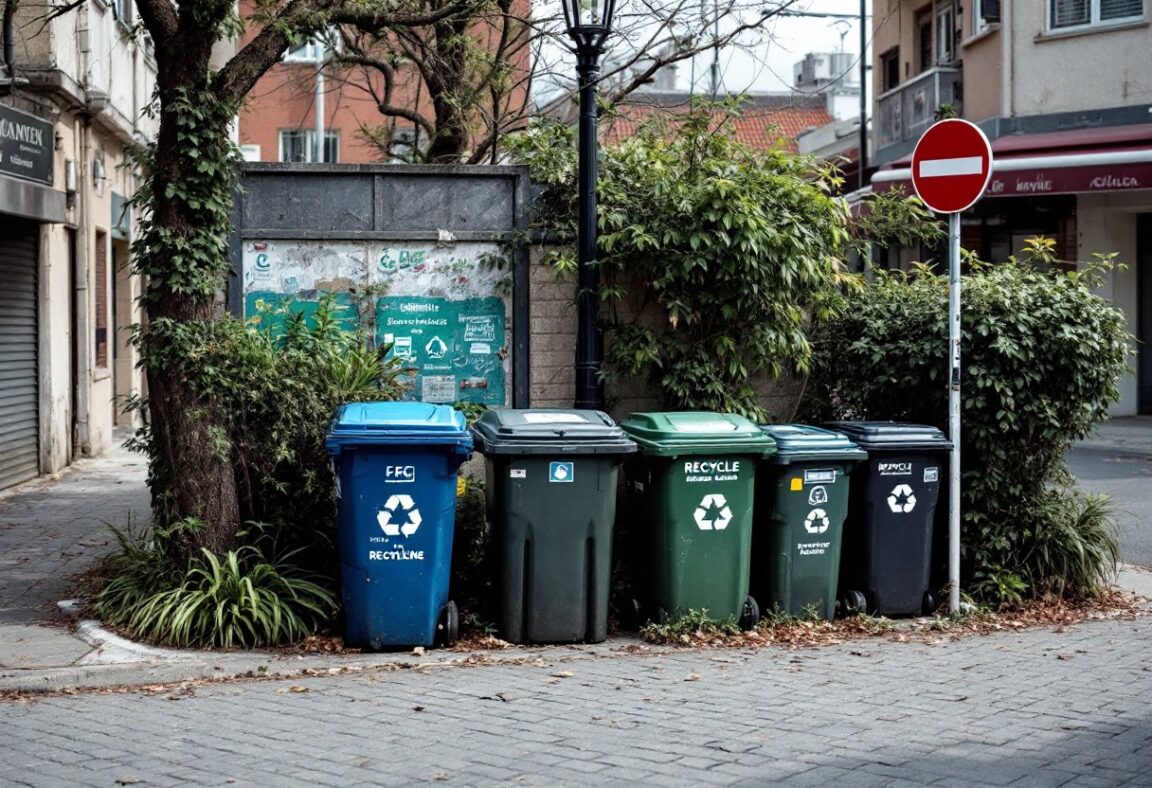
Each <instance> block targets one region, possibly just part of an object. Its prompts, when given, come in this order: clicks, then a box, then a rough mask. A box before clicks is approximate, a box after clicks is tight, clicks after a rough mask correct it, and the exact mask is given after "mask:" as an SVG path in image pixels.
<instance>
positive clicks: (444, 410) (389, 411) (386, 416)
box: [325, 402, 472, 453]
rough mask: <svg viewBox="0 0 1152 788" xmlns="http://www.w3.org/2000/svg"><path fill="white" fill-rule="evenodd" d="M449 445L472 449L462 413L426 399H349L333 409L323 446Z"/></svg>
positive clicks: (466, 450)
mask: <svg viewBox="0 0 1152 788" xmlns="http://www.w3.org/2000/svg"><path fill="white" fill-rule="evenodd" d="M353 444H355V445H385V444H404V445H407V446H414V445H415V446H426V445H451V446H456V447H457V448H458V449H462V450H463V451H465V452H470V451H472V436H471V435H469V434H468V423H467V421H466V420H465V419H464V414H463V413H460V412H459V411H456V410H454V409H453V408H452V407H451V406H449V405H433V404H431V403H429V402H350V403H348V404H347V405H341V406H340V407H339V408H338V409H337V410H336V417H335V418H333V419H332V422H331V424H330V425H329V427H328V438H327V440H326V441H325V445H327V447H328V451H330V452H333V453H336V452H339V450H340V447H341V446H348V445H353Z"/></svg>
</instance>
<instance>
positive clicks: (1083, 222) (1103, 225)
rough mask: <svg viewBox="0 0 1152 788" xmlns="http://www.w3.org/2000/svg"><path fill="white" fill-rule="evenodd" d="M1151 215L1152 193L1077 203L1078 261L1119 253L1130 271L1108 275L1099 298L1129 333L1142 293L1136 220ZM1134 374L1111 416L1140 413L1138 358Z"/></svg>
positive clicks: (1124, 383) (1082, 197)
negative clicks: (1125, 320) (1120, 313)
mask: <svg viewBox="0 0 1152 788" xmlns="http://www.w3.org/2000/svg"><path fill="white" fill-rule="evenodd" d="M1148 212H1152V192H1137V193H1113V194H1084V195H1080V197H1079V199H1078V201H1077V210H1076V224H1077V230H1078V234H1079V258H1080V259H1081V260H1088V259H1090V258H1091V256H1092V254H1093V253H1094V252H1102V253H1108V252H1116V253H1117V258H1116V260H1117V262H1119V263H1123V264H1125V265H1126V266H1127V268H1125V269H1123V270H1116V271H1113V272H1112V273H1111V274H1109V275H1108V277H1107V279H1106V281H1105V283H1104V286H1103V287H1102V288H1100V290H1099V291H1098V293H1099V295H1100V296H1101V297H1103V298H1106V299H1108V300H1109V301H1111V302H1112V303H1113V304H1114V305H1115V306H1117V307H1119V308H1120V309H1121V310H1123V311H1124V314H1125V315H1126V316H1127V318H1128V326H1129V332H1130V333H1133V334H1134V333H1135V332H1136V326H1137V323H1136V321H1137V316H1138V308H1139V307H1138V297H1139V291H1138V289H1137V282H1136V262H1137V260H1136V216H1137V214H1139V213H1148ZM1129 364H1130V366H1131V367H1132V374H1131V375H1128V376H1125V377H1124V379H1123V380H1121V381H1120V387H1119V388H1120V401H1119V402H1117V403H1115V404H1114V405H1113V406H1112V407H1111V408H1110V409H1109V413H1110V414H1111V415H1113V416H1131V415H1134V414H1136V412H1137V409H1138V397H1137V395H1138V391H1137V377H1136V370H1137V357H1136V356H1133V357H1132V358H1131V359H1130V360H1129Z"/></svg>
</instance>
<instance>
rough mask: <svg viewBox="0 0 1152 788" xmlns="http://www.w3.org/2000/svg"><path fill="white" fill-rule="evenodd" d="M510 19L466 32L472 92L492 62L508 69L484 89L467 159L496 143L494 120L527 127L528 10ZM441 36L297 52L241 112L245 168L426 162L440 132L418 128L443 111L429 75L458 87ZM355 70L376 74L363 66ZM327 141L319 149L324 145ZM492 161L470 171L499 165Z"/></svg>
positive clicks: (339, 37)
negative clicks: (255, 164) (256, 164)
mask: <svg viewBox="0 0 1152 788" xmlns="http://www.w3.org/2000/svg"><path fill="white" fill-rule="evenodd" d="M256 6H257V4H256V3H255V2H253V0H243V2H241V3H240V10H241V13H242V14H248V15H251V14H253V13H256V11H257V10H258V9H257V7H256ZM510 9H511V10H510V14H509V15H508V16H507V17H502V18H503V22H502V23H501V24H500V25H492V24H486V23H480V22H477V23H474V24H472V25H471V26H470V27H469V29H468V35H469V36H470V37H471V39H472V45H473V46H475V47H477V49H478V51H480V52H482V53H483V55H482V56H477V57H474V58H473V60H469V61H467V62H465V63H462V64H460V67H461V69H462V71H463V72H464V76H463V77H462V79H463V80H464V81H465V82H467V81H468V80H470V79H478V78H479V74H480V73H482V72H483V73H487V70H489V69H492V68H493V63H492V62H491V61H500V62H504V63H506V64H507V65H508V69H507V71H506V72H502V71H500V70H499V69H497V72H496V73H497V74H499V77H498V78H497V79H496V80H494V81H493V82H492V83H491V84H490V85H486V86H484V87H483V88H482V90H481V91H480V93H482V94H483V97H481V98H478V99H477V102H478V104H477V108H476V109H475V110H472V111H470V112H469V114H470V120H471V121H472V122H471V123H470V127H469V136H470V138H471V139H470V143H471V147H470V149H469V150H473V149H475V147H476V144H477V143H478V142H479V141H480V139H481V138H483V137H485V136H486V135H487V134H488V133H489V131H490V129H489V126H488V123H489V122H490V121H491V119H492V118H499V117H505V118H512V119H518V120H519V119H522V120H523V122H524V123H526V122H527V120H528V117H529V114H530V107H529V103H528V100H529V97H528V96H529V85H530V81H531V74H530V71H531V65H530V58H531V46H530V41H531V36H532V31H531V29H530V27H529V26H528V25H527V23H526V20H528V18H529V2H528V0H514V2H512V3H511V6H510ZM505 28H507V34H506V35H505V32H506V31H505ZM257 29H258V28H255V27H254V28H253V29H250V30H248V32H247V33H246V34H245V37H244V38H243V40H242V41H241V42H240V43H241V44H244V43H247V42H248V41H249V40H251V38H252V37H253V36H254V35H255V33H256V31H257ZM443 34H444V31H441V30H433V29H431V28H417V29H416V31H415V34H414V35H413V36H411V37H410V39H409V40H408V41H407V42H405V43H401V42H400V41H399V40H398V39H396V38H395V36H393V37H392V38H391V40H389V39H388V38H387V37H383V39H382V43H378V44H375V45H371V37H370V36H365V35H363V34H360V33H357V32H356V31H354V30H353V29H351V28H349V29H344V30H341V29H338V28H332V29H329V30H327V31H324V32H322V33H321V34H319V35H317V36H316V37H314V38H313V39H312V40H309V41H306V42H303V43H301V44H300V45H298V46H294V47H292V48H290V49H289V50H288V51H287V52H285V53H284V58H283V60H282V61H281V62H280V63H277V64H276V65H275V66H273V67H272V68H271V69H269V70H268V72H267V73H266V74H265V75H264V76H263V77H261V79H260V80H259V82H257V84H256V87H255V88H254V89H253V90H252V91H251V93H250V94H249V95H248V97H247V99H246V101H245V102H244V106H243V107H242V108H241V110H240V116H239V118H238V140H239V144H240V149H241V151H242V153H243V155H244V158H245V159H246V160H247V161H265V162H286V163H325V164H332V163H345V164H368V163H380V162H383V163H409V162H412V161H420V160H421V157H420V156H419V151H420V150H424V149H426V148H427V145H428V143H429V128H430V125H434V124H429V123H421V122H418V120H424V121H431V120H432V119H433V118H434V117H435V115H436V112H437V111H438V108H437V106H436V104H435V102H434V101H433V100H432V99H431V97H430V96H429V93H428V88H427V84H428V79H422V78H421V76H420V72H421V69H422V68H424V67H425V66H429V67H430V68H432V70H433V76H431V77H430V78H431V79H433V80H443V79H451V76H450V74H451V73H452V69H451V68H446V67H445V66H444V65H443V60H444V53H443V51H441V50H437V46H445V44H443V43H439V44H438V43H437V42H438V35H443ZM357 60H359V61H362V62H363V63H365V64H368V63H372V64H375V65H357V64H356V63H355V62H354V61H357ZM436 62H441V63H442V65H441V66H440V68H441V69H442V70H441V71H440V72H438V73H436V72H435V67H433V66H430V64H433V63H436ZM492 90H496V91H497V93H500V95H501V97H500V98H499V99H498V100H497V105H498V108H497V107H493V106H492V105H491V101H492V98H491V96H490V91H492ZM451 101H452V100H451V99H449V103H451ZM382 107H383V108H384V109H382ZM440 111H443V108H440ZM321 138H322V139H323V148H322V149H321V147H320V146H319V145H317V141H318V140H320V139H321ZM497 153H498V152H497ZM492 158H493V157H485V158H484V160H483V161H476V162H473V163H494V162H493V161H491V159H492ZM496 158H498V156H496Z"/></svg>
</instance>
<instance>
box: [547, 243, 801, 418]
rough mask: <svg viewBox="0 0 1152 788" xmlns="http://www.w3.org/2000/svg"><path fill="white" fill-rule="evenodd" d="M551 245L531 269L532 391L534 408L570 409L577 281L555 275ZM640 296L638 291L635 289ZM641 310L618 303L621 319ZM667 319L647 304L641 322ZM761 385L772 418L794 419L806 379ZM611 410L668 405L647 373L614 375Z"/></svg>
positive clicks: (607, 392)
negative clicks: (621, 376) (634, 376)
mask: <svg viewBox="0 0 1152 788" xmlns="http://www.w3.org/2000/svg"><path fill="white" fill-rule="evenodd" d="M547 254H548V249H541V248H540V247H533V249H532V251H531V254H530V258H529V259H530V261H531V268H530V281H531V291H530V292H531V299H532V304H531V310H532V317H531V321H530V326H531V337H532V339H531V343H532V352H531V357H530V358H531V362H530V363H531V396H532V407H534V408H570V407H572V400H573V397H574V396H575V386H576V373H575V361H576V306H575V304H576V283H575V279H574V277H572V276H571V275H557V272H556V269H555V268H554V267H553V266H552V265H551V264H549V263H548V261H547ZM632 292H633V293H634V294H635V295H636V296H639V290H637V289H633V291H632ZM639 309H640V302H639V298H638V297H637V298H632V299H625V300H623V301H621V302H620V303H619V304H617V305H616V307H615V312H616V314H617V315H618V316H619V318H620V319H621V320H630V319H632V318H633V317H634V316H636V315H637V312H638V310H639ZM665 321H666V317H665V315H664V312H663V310H662V309H659V308H657V307H655V306H651V305H650V306H648V307H647V308H645V309H644V311H643V313H642V314H641V316H640V322H641V323H643V324H646V325H649V326H651V327H653V328H656V327H658V326H660V325H662V324H664V323H665ZM608 341H609V342H610V341H611V340H610V339H609V340H608ZM757 388H758V389H759V390H760V391H761V392H762V402H763V404H764V405H765V407H766V408H767V409H768V411H769V412H770V413H771V414H772V417H773V420H774V421H778V422H779V421H787V420H790V419H791V418H793V415H794V413H795V409H796V404H797V401H798V400H799V397H800V396H801V394H802V389H803V381H798V380H791V379H784V380H779V381H772V382H769V381H767V380H760V381H759V382H758V383H757ZM604 396H605V399H606V400H607V402H608V410H609V413H610V415H611V416H612V417H613V418H615V419H616V420H618V421H619V420H620V419H623V418H624V417H625V416H627V415H628V414H630V413H636V412H643V411H654V410H655V411H659V410H665V409H666V408H667V406H666V405H665V404H664V402H663V399H662V396H661V393H660V391H659V390H657V389H656V388H655V387H654V386H653V385H652V383H651V381H649V380H648V379H647V378H644V377H639V378H628V379H622V378H615V377H610V378H609V379H608V381H607V383H606V385H605V387H604Z"/></svg>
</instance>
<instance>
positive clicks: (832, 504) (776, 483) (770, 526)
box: [750, 424, 868, 618]
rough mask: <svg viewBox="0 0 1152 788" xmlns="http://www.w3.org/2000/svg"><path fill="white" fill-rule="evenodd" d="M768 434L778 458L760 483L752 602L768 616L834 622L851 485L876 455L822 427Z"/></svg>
mask: <svg viewBox="0 0 1152 788" xmlns="http://www.w3.org/2000/svg"><path fill="white" fill-rule="evenodd" d="M762 429H763V430H764V432H765V434H767V435H769V436H771V437H772V439H773V440H775V441H776V453H775V454H774V455H772V457H771V459H770V460H769V461H768V462H766V463H764V464H762V465H761V466H760V470H759V472H758V474H757V479H756V525H755V527H754V528H753V531H752V574H751V580H750V587H751V589H752V596H753V597H755V598H756V600H757V601H758V602H759V603H760V604H761V605H762V606H763V607H764V609H765V610H768V609H774V610H779V611H781V612H785V613H789V614H791V615H793V616H801V615H805V614H807V613H809V612H811V611H814V612H815V613H816V615H818V616H819V617H821V618H832V617H833V616H834V615H835V614H836V587H837V585H838V583H839V580H840V547H841V544H842V533H843V529H844V519H845V518H846V517H847V516H848V485H849V480H850V476H851V473H852V469H853V468H855V467H856V465H857V463H860V462H862V461H864V460H866V459H867V458H868V453H867V452H865V451H864V450H863V449H861V448H859V447H858V446H856V444H854V443H852V441H850V440H848V438H846V437H845V436H843V435H840V434H839V433H835V432H831V431H829V430H822V429H820V428H819V427H809V426H807V425H804V424H777V425H770V426H766V427H763V428H762Z"/></svg>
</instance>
